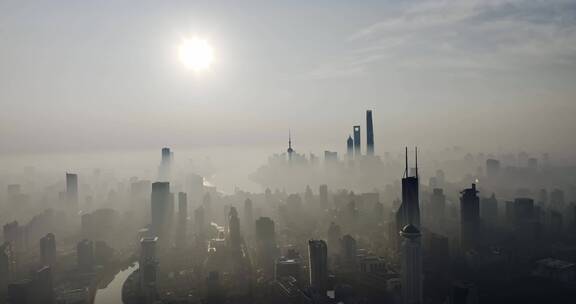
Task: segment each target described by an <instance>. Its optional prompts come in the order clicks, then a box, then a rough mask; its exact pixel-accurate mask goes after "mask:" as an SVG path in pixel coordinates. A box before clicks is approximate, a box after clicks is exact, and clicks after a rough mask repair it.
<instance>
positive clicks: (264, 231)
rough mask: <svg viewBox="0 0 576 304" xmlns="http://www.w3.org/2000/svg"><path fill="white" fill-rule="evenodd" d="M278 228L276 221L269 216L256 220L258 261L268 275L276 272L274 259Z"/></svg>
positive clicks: (270, 275)
mask: <svg viewBox="0 0 576 304" xmlns="http://www.w3.org/2000/svg"><path fill="white" fill-rule="evenodd" d="M276 248H277V247H276V230H275V228H274V221H273V220H271V219H270V218H268V217H261V218H259V219H257V220H256V262H257V264H258V266H259V267H260V268H262V269H263V271H264V274H265V275H266V276H267V277H272V276H273V274H274V259H276V256H277V249H276Z"/></svg>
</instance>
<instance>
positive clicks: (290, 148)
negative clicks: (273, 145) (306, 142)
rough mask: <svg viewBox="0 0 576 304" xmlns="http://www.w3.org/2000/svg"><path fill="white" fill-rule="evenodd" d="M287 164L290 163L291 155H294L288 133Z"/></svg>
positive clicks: (289, 133) (290, 134) (290, 136)
mask: <svg viewBox="0 0 576 304" xmlns="http://www.w3.org/2000/svg"><path fill="white" fill-rule="evenodd" d="M286 152H288V162H290V163H292V154H293V153H294V149H292V133H291V132H290V131H288V149H287V150H286Z"/></svg>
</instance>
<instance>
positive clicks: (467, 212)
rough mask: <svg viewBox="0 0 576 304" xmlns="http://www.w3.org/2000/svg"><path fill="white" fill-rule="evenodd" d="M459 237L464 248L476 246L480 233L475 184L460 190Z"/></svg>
mask: <svg viewBox="0 0 576 304" xmlns="http://www.w3.org/2000/svg"><path fill="white" fill-rule="evenodd" d="M460 193H461V194H462V196H461V197H460V227H461V228H460V238H461V244H462V248H463V249H464V250H469V249H474V248H476V246H477V244H478V240H479V234H480V198H479V197H478V191H477V190H476V184H472V187H470V188H468V189H464V191H462V192H460Z"/></svg>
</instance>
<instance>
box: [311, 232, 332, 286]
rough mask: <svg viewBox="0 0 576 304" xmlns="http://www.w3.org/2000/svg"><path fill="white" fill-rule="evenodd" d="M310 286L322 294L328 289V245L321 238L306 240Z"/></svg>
mask: <svg viewBox="0 0 576 304" xmlns="http://www.w3.org/2000/svg"><path fill="white" fill-rule="evenodd" d="M308 254H309V264H310V287H311V288H312V289H313V290H315V291H317V292H319V293H320V294H322V295H326V291H327V290H328V247H327V246H326V242H324V241H323V240H310V241H308Z"/></svg>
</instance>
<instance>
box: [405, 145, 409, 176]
mask: <svg viewBox="0 0 576 304" xmlns="http://www.w3.org/2000/svg"><path fill="white" fill-rule="evenodd" d="M405 157H406V167H405V169H404V177H408V147H406V153H405Z"/></svg>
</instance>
